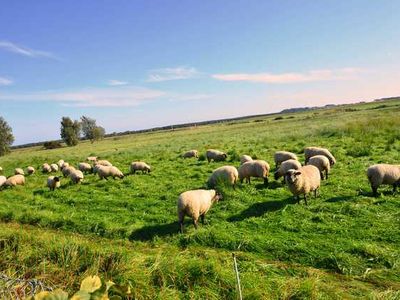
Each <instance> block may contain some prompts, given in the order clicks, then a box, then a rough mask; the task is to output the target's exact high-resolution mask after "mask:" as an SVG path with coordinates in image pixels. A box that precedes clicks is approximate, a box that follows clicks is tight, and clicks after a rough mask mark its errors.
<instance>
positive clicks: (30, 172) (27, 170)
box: [26, 166, 35, 175]
mask: <svg viewBox="0 0 400 300" xmlns="http://www.w3.org/2000/svg"><path fill="white" fill-rule="evenodd" d="M33 173H35V168H34V167H32V166H29V167H27V168H26V174H28V175H32V174H33Z"/></svg>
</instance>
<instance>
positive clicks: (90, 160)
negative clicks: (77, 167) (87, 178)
mask: <svg viewBox="0 0 400 300" xmlns="http://www.w3.org/2000/svg"><path fill="white" fill-rule="evenodd" d="M86 160H87V161H88V162H91V163H95V162H96V161H97V156H88V157H87V158H86Z"/></svg>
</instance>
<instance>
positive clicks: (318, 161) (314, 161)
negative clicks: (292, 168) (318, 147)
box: [307, 155, 331, 180]
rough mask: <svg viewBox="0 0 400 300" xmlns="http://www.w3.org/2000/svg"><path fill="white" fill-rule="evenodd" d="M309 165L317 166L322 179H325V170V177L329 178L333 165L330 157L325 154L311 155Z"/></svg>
mask: <svg viewBox="0 0 400 300" xmlns="http://www.w3.org/2000/svg"><path fill="white" fill-rule="evenodd" d="M307 165H313V166H316V167H317V168H318V170H319V172H320V174H321V179H322V180H323V179H324V172H325V179H328V174H329V171H330V170H331V165H330V162H329V159H328V158H327V157H326V156H324V155H315V156H312V157H310V159H309V160H308V163H307Z"/></svg>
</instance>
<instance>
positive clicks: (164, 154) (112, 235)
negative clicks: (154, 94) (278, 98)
mask: <svg viewBox="0 0 400 300" xmlns="http://www.w3.org/2000/svg"><path fill="white" fill-rule="evenodd" d="M399 112H400V101H388V102H385V103H384V104H383V103H372V104H362V105H350V106H345V107H339V108H334V109H330V110H319V111H314V112H307V113H299V114H289V115H283V117H284V119H283V120H274V118H276V116H272V117H266V118H255V119H251V120H244V121H240V122H232V123H227V124H217V125H212V126H203V127H198V128H193V129H185V130H178V131H173V132H158V133H147V134H139V135H133V136H127V137H119V138H113V139H107V140H104V141H102V142H99V143H95V144H93V145H92V144H90V143H82V144H80V145H79V146H77V147H74V148H63V149H57V150H50V151H44V150H41V149H39V148H30V149H23V150H18V151H15V152H13V153H12V154H11V155H9V156H6V157H2V158H0V165H1V166H2V167H3V168H4V169H5V170H6V174H7V175H9V174H10V173H11V172H12V170H13V168H15V167H17V166H18V167H26V166H27V165H34V166H35V167H38V166H39V165H41V164H42V163H43V162H45V161H47V162H55V161H57V160H58V159H60V158H63V159H65V160H66V161H69V162H71V163H74V164H75V163H77V162H79V161H82V160H84V158H85V157H86V156H88V155H92V154H93V155H100V156H102V157H104V158H106V159H109V160H110V161H112V162H113V163H114V164H115V165H116V166H118V167H119V168H120V169H121V170H122V171H123V172H128V167H129V163H130V162H131V161H133V160H139V159H140V160H145V161H146V162H148V163H149V164H150V165H152V166H153V169H154V171H153V172H152V173H151V174H150V175H135V176H128V177H126V178H125V179H123V180H116V181H113V180H109V181H99V180H98V178H97V177H94V176H93V175H88V176H87V177H86V180H85V182H84V183H83V184H82V185H78V186H72V185H69V180H67V179H64V180H63V181H62V185H63V187H62V188H61V189H60V190H57V191H55V192H49V191H48V190H47V189H46V188H45V186H44V185H45V179H46V178H47V176H46V175H42V174H39V173H38V174H35V175H33V176H30V177H28V178H27V185H26V186H25V187H19V188H16V189H13V190H10V189H8V190H3V191H0V220H1V222H2V223H0V227H1V229H0V239H2V240H3V241H1V240H0V251H1V255H0V270H5V272H6V273H8V274H9V275H12V276H14V277H18V276H19V277H22V276H25V277H36V278H43V279H44V280H45V281H46V282H48V283H49V284H51V285H58V286H64V287H66V288H67V289H73V288H74V287H76V281H77V280H78V279H80V278H82V277H84V276H85V275H87V274H93V273H100V274H101V275H102V276H105V277H107V278H112V279H114V280H117V281H121V282H123V281H131V282H132V284H133V287H134V288H133V290H134V291H135V293H136V296H137V297H138V298H139V299H140V298H154V297H156V296H158V297H159V298H162V299H165V298H177V297H183V296H185V297H187V298H198V299H204V298H215V299H220V298H221V297H223V298H233V297H234V296H235V282H234V274H233V272H232V261H231V256H230V253H231V252H232V251H237V252H238V257H239V268H240V272H241V277H242V283H243V288H244V296H245V297H246V298H248V299H254V298H266V297H269V298H291V297H294V298H296V297H297V298H315V299H319V298H354V299H356V298H359V297H368V296H370V297H373V296H371V295H375V296H374V297H377V298H382V299H386V298H396V297H400V295H399V293H396V292H394V291H395V290H399V289H400V283H399V281H400V280H399V279H400V278H399V276H400V266H399V260H400V230H399V228H400V227H399V225H400V213H399V208H400V200H399V197H398V196H392V195H391V194H390V193H389V189H388V188H383V189H382V191H383V192H384V193H383V195H382V196H381V197H380V198H378V199H375V198H372V197H370V189H369V187H368V182H367V180H366V176H365V169H366V167H367V166H368V165H370V164H372V163H376V162H388V163H395V162H399V161H400V151H399V150H400V142H399V141H400V134H399V131H398V128H399V125H400V120H399V118H398V115H399ZM307 145H323V146H326V147H327V148H329V149H331V150H332V152H333V153H334V155H335V156H336V158H337V161H338V163H337V165H335V166H334V168H333V170H332V173H331V174H332V176H331V178H330V179H329V181H327V182H323V186H322V189H321V197H319V198H317V199H311V201H309V206H307V207H306V206H304V205H297V204H293V201H292V199H291V195H290V193H289V192H288V191H287V189H286V188H285V187H284V186H283V185H282V184H281V183H280V182H276V181H274V180H271V181H270V186H269V188H268V189H265V188H263V186H262V182H261V181H257V180H254V181H253V182H252V184H251V185H242V186H240V187H239V188H238V189H237V190H236V191H233V190H231V189H228V188H227V189H225V190H224V192H225V199H224V201H221V202H220V203H218V205H216V206H214V207H213V208H212V210H211V211H210V212H209V214H208V216H207V217H208V221H209V224H208V225H207V226H204V227H201V228H200V229H199V230H198V231H197V232H196V231H194V229H193V227H192V226H191V225H190V223H189V220H188V222H187V224H188V226H187V227H186V229H187V233H186V234H185V235H179V234H177V233H176V232H177V224H176V198H177V195H179V193H181V192H182V191H185V190H187V189H193V188H199V187H203V186H204V184H205V182H206V180H207V177H208V176H209V174H210V173H211V172H212V170H213V169H214V168H216V167H218V166H221V165H223V164H225V163H222V162H221V163H211V164H208V163H207V162H205V161H194V160H183V159H181V158H179V154H180V153H182V152H183V151H185V150H188V149H191V148H196V149H199V150H200V151H202V152H204V150H205V149H207V148H217V149H222V150H225V151H227V152H228V153H229V154H230V155H229V157H230V160H231V161H230V162H228V164H233V165H238V157H239V155H241V154H244V153H245V154H250V155H252V156H256V157H257V158H262V159H265V160H267V161H269V162H270V163H271V165H273V163H272V162H273V159H272V157H273V153H274V151H276V150H281V149H285V150H289V151H294V152H297V153H299V154H300V156H301V157H302V155H301V152H302V149H303V148H304V146H307ZM16 245H17V246H16Z"/></svg>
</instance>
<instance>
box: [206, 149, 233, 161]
mask: <svg viewBox="0 0 400 300" xmlns="http://www.w3.org/2000/svg"><path fill="white" fill-rule="evenodd" d="M206 157H207V160H208V162H210V161H212V160H213V161H224V160H226V158H227V157H228V156H227V155H226V153H224V152H221V151H218V150H214V149H208V150H207V152H206Z"/></svg>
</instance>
